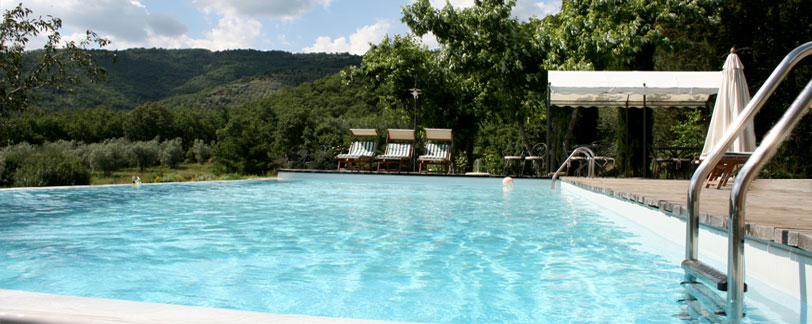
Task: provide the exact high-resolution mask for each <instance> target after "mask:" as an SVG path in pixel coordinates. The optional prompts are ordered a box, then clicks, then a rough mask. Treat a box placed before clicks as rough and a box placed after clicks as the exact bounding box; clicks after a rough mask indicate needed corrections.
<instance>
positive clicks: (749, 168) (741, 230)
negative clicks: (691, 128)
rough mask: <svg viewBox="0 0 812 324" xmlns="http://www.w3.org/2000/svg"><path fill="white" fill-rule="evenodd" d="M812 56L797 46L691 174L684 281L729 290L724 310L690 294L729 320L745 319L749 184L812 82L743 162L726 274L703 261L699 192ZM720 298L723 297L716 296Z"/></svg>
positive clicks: (809, 47) (808, 97) (803, 104)
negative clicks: (758, 115)
mask: <svg viewBox="0 0 812 324" xmlns="http://www.w3.org/2000/svg"><path fill="white" fill-rule="evenodd" d="M809 55H812V42H808V43H806V44H803V45H801V46H798V47H797V48H795V49H794V50H793V51H792V52H790V53H789V54H787V56H786V57H784V60H783V61H781V63H779V64H778V66H777V67H776V68H775V70H774V71H773V73H772V74H771V75H770V77H769V78H768V79H767V81H766V82H765V83H764V85H763V86H762V87H761V88H760V89H759V90H758V92H757V93H756V95H755V96H753V99H752V100H751V101H750V102H749V103H748V104H747V106H746V107H745V108H744V110H743V111H742V113H741V114H740V115H739V117H738V118H737V119H736V120H735V121H734V123H733V125H732V126H731V127H730V128H728V130H727V131H726V132H725V134H724V136H723V137H722V139H721V140H720V141H719V142H718V143H717V144H716V146H715V147H714V148H713V150H712V151H711V153H710V154H708V158H707V159H705V160H704V161H703V162H702V164H700V165H699V168H697V170H696V172H694V174H693V176H692V177H691V183H690V185H689V187H688V202H687V203H688V219H687V221H686V231H685V237H686V238H685V260H684V261H683V262H682V268H683V269H685V282H686V283H687V287H688V288H689V289H691V288H690V287H694V286H695V284H697V280H699V281H703V282H709V283H713V284H715V285H716V286H717V289H719V290H721V291H727V300H726V302H725V303H724V309H723V310H720V309H718V308H719V307H720V306H721V304H720V302H719V301H718V300H716V299H714V298H713V297H715V296H716V295H715V293H713V292H712V291H710V292H703V290H702V289H698V290H697V289H692V290H691V293H692V295H693V296H694V297H696V298H697V299H698V300H700V301H705V302H706V303H705V304H706V305H705V306H706V307H708V308H709V309H712V310H713V312H714V313H716V314H717V315H724V316H726V317H727V321H728V322H729V323H739V322H740V321H741V320H742V318H743V317H744V313H743V310H744V292H745V287H746V286H745V283H744V236H745V234H746V228H745V222H744V216H745V204H744V202H745V199H746V195H745V194H746V193H747V190H748V188H749V187H750V184H751V183H752V182H753V180H755V178H756V177H757V176H758V173H759V172H760V171H761V169H762V168H763V167H764V165H765V164H766V163H767V162H768V161H769V160H770V159H771V158H772V157H773V156H774V155H775V153H776V152H777V151H778V148H779V147H780V145H781V144H782V143H783V142H784V140H785V139H786V138H787V136H789V134H790V132H791V131H792V130H793V129H794V128H795V126H796V125H797V124H798V122H799V121H800V120H801V118H802V117H803V116H804V115H805V114H806V112H807V111H808V110H809V107H810V105H811V104H812V80H810V81H809V83H808V84H807V85H806V87H805V88H804V89H803V91H801V93H800V94H799V95H798V97H796V99H795V101H794V102H793V103H792V105H790V107H789V109H788V110H787V112H786V113H784V116H783V117H781V119H780V120H779V121H778V123H777V124H776V125H775V126H774V127H773V128H772V129H771V130H770V132H769V133H768V134H767V135H766V136H765V137H764V139H763V140H762V143H761V145H759V146H758V148H756V150H755V152H753V154H752V155H751V156H750V158H749V159H748V160H747V162H746V163H745V164H744V165H743V166H742V168H741V170H740V171H739V175H738V176H737V177H736V180H735V181H734V183H733V186H732V188H731V192H730V214H729V216H730V217H729V220H728V261H727V264H728V267H727V268H728V269H727V275H726V276H725V275H723V274H722V273H721V272H720V271H718V270H716V269H714V268H712V267H710V266H709V265H707V264H705V263H703V262H701V261H699V260H698V252H697V251H698V244H697V240H698V231H699V193H700V191H701V189H702V183H703V182H704V180H705V179H707V177H708V175H709V174H710V172H711V171H712V170H713V169H714V168H715V166H716V164H717V163H719V161H720V160H721V159H722V156H723V155H724V153H725V151H727V148H728V147H730V145H731V144H733V141H734V140H735V139H736V138H737V137H738V136H739V134H740V133H741V131H742V130H743V129H744V128H745V125H748V124H749V123H750V122H752V121H753V118H754V117H755V114H756V113H757V112H758V111H759V110H760V109H761V107H763V106H764V103H765V102H766V101H767V99H768V98H769V97H770V95H772V94H773V92H775V90H776V88H778V85H779V84H780V83H781V81H783V80H784V78H785V77H786V76H787V74H788V73H789V71H790V70H792V68H793V67H794V66H795V65H796V64H797V63H798V62H800V61H801V60H802V59H804V58H805V57H807V56H809ZM717 299H718V297H717Z"/></svg>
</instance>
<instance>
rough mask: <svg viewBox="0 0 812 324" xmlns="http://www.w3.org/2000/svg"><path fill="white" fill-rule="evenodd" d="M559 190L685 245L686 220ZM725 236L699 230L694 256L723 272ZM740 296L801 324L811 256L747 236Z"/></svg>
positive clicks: (565, 185)
mask: <svg viewBox="0 0 812 324" xmlns="http://www.w3.org/2000/svg"><path fill="white" fill-rule="evenodd" d="M561 190H562V192H566V193H570V194H574V195H577V196H579V197H582V198H583V199H586V200H588V201H590V202H592V203H595V204H597V205H600V206H604V207H606V208H608V209H611V210H612V211H613V212H615V213H617V214H619V215H621V216H623V217H626V218H628V219H629V220H631V221H633V222H635V223H637V224H639V225H641V226H643V227H644V228H647V229H649V230H651V231H653V232H655V233H657V234H658V235H660V236H661V237H662V238H664V239H665V240H668V241H670V242H671V243H674V244H677V245H680V246H683V247H684V244H685V220H683V219H682V218H680V217H676V216H672V215H667V214H665V213H664V212H662V211H660V210H656V209H652V208H649V207H645V206H643V205H640V204H637V203H634V202H631V201H625V200H620V199H616V198H613V197H609V196H606V195H604V194H600V193H596V192H593V191H590V190H586V189H583V188H579V187H577V186H574V185H571V184H569V183H561ZM727 246H728V240H727V232H723V231H721V230H719V229H717V228H712V227H709V226H705V225H702V226H700V231H699V258H700V260H702V261H703V262H705V263H708V264H709V265H711V266H713V267H715V268H717V269H719V270H721V271H722V272H727ZM744 257H745V261H744V262H745V282H747V285H748V292H747V293H745V298H747V299H748V300H749V299H754V300H758V302H759V303H762V304H772V305H770V306H771V307H785V308H787V309H788V310H790V311H792V312H793V313H795V314H798V316H800V317H799V318H795V319H788V322H806V308H805V307H802V305H803V304H806V305H809V299H808V296H807V292H808V291H810V290H812V283H811V282H810V281H808V280H807V278H810V276H812V267H810V266H809V265H810V264H812V258H811V257H810V256H809V255H808V253H806V252H804V251H801V250H799V249H797V248H793V247H789V246H786V245H782V244H778V243H774V242H769V243H767V242H765V241H762V240H757V239H752V238H748V239H746V240H745V249H744Z"/></svg>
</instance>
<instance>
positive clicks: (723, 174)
mask: <svg viewBox="0 0 812 324" xmlns="http://www.w3.org/2000/svg"><path fill="white" fill-rule="evenodd" d="M750 155H752V153H733V152H727V153H725V155H724V156H722V159H721V160H719V163H717V164H716V166H714V167H713V171H711V173H710V175H708V181H707V182H706V183H705V188H708V187H710V186H711V185H716V189H722V187H724V186H726V185H727V181H728V180H730V178H735V177H736V174H737V173H738V172H739V169H741V166H742V164H744V163H745V162H747V160H748V159H749V158H750ZM692 163H694V164H700V163H702V159H695V160H694V161H693V162H692Z"/></svg>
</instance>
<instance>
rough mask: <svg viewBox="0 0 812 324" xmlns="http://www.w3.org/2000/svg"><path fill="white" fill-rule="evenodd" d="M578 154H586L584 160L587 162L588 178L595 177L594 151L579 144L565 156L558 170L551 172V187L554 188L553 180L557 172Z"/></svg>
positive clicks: (556, 177)
mask: <svg viewBox="0 0 812 324" xmlns="http://www.w3.org/2000/svg"><path fill="white" fill-rule="evenodd" d="M578 154H583V155H585V156H586V160H587V161H588V163H589V172H588V177H589V178H594V177H595V152H592V150H590V149H589V148H588V147H586V146H580V147H578V148H576V149H575V150H573V151H572V153H571V154H570V156H569V157H567V159H566V160H564V163H562V164H561V166H560V167H559V168H558V170H556V171H555V173H554V174H553V181H552V186H553V189H555V180H556V179H558V173H559V172H561V171H562V170H564V167H565V166H567V164H568V163H569V162H570V160H572V158H573V157H575V156H576V155H578Z"/></svg>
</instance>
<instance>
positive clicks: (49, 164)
mask: <svg viewBox="0 0 812 324" xmlns="http://www.w3.org/2000/svg"><path fill="white" fill-rule="evenodd" d="M22 162H23V163H22V164H20V165H19V166H18V167H17V169H16V170H15V171H14V183H13V184H14V186H17V187H41V186H67V185H86V184H89V183H90V171H89V170H88V169H87V168H86V167H85V166H84V165H82V163H81V162H80V160H79V159H78V158H75V157H69V156H65V155H64V154H62V152H58V151H54V150H43V151H42V152H37V153H33V154H31V155H29V156H28V157H26V158H25V159H24V161H22Z"/></svg>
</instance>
